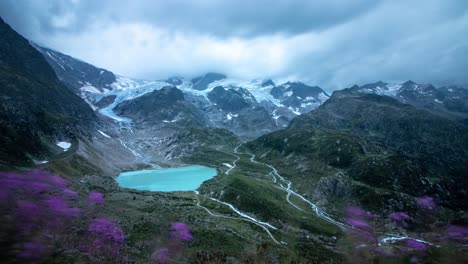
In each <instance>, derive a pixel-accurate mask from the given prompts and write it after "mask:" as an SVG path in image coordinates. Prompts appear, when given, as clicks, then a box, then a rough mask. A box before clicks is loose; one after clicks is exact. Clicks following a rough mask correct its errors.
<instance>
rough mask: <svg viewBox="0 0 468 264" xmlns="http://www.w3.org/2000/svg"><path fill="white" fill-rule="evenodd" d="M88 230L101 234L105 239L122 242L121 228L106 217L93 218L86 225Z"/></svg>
mask: <svg viewBox="0 0 468 264" xmlns="http://www.w3.org/2000/svg"><path fill="white" fill-rule="evenodd" d="M88 231H89V232H91V233H94V234H97V235H101V236H103V237H104V238H105V239H107V240H110V241H114V242H119V243H122V242H123V241H124V233H123V231H122V228H120V227H119V226H118V225H116V224H115V223H113V222H112V221H109V220H107V219H103V218H98V219H95V220H94V221H93V222H92V223H91V224H90V225H89V227H88Z"/></svg>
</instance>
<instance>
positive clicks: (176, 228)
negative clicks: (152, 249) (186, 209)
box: [171, 222, 192, 241]
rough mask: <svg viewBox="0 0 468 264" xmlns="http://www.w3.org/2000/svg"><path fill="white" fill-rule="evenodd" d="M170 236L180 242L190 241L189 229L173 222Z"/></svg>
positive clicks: (180, 223) (184, 225)
mask: <svg viewBox="0 0 468 264" xmlns="http://www.w3.org/2000/svg"><path fill="white" fill-rule="evenodd" d="M171 236H172V238H175V239H178V240H181V241H190V240H192V234H191V233H190V228H189V227H188V226H187V225H186V224H184V223H182V222H174V223H172V224H171Z"/></svg>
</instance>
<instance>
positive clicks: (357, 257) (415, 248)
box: [345, 196, 468, 263]
mask: <svg viewBox="0 0 468 264" xmlns="http://www.w3.org/2000/svg"><path fill="white" fill-rule="evenodd" d="M415 203H416V206H417V208H418V209H419V211H417V212H415V214H419V215H420V216H425V217H428V216H429V215H430V214H431V213H432V214H433V213H435V211H434V209H435V208H436V204H435V202H434V199H433V198H432V197H429V196H424V197H420V198H417V199H416V202H415ZM345 216H346V222H347V223H348V224H349V225H350V228H349V229H348V230H347V234H348V238H349V239H350V242H351V243H352V244H351V248H350V256H349V257H350V260H351V262H356V263H363V262H366V263H367V262H368V263H371V262H376V261H377V262H378V263H381V262H383V263H386V262H391V263H394V262H395V263H400V262H399V261H403V262H404V263H408V262H409V263H420V262H424V261H426V260H428V259H430V260H433V259H432V256H431V254H433V251H434V250H439V253H436V255H437V254H439V255H440V254H441V253H440V249H438V248H441V245H442V246H444V245H443V244H442V243H443V241H451V242H457V243H461V244H466V242H468V228H467V227H463V226H455V225H450V226H448V227H447V228H446V229H445V233H442V234H440V233H441V232H440V231H438V230H440V228H439V229H438V230H436V234H439V239H434V241H433V242H434V243H439V245H438V246H437V247H433V245H432V244H431V243H426V242H424V241H422V240H417V239H411V238H405V237H404V235H401V237H396V239H392V235H387V234H386V232H384V231H383V230H384V229H386V228H384V227H385V223H386V222H388V220H390V221H391V222H392V223H395V224H396V225H397V227H398V228H402V227H403V228H406V227H407V226H408V223H407V222H408V221H410V220H411V221H415V219H414V218H413V217H411V216H410V215H409V214H407V213H405V212H393V213H390V214H389V215H388V220H387V221H385V219H381V220H383V221H380V222H376V221H374V220H378V219H379V217H378V216H377V215H374V214H372V213H370V212H367V211H365V210H363V209H361V208H357V207H348V208H346V209H345ZM423 220H424V219H423ZM386 227H387V228H388V227H391V226H388V225H387V226H386ZM393 227H395V226H393ZM400 230H401V229H400ZM387 232H389V231H387ZM441 235H442V237H440V236H441ZM385 238H388V239H385ZM394 238H395V237H394ZM447 252H454V251H453V250H448V251H447ZM450 254H452V253H449V256H448V257H447V256H445V259H444V261H449V260H450V261H452V260H453V261H454V262H458V261H459V256H458V255H456V254H455V255H454V256H450ZM377 259H379V260H377Z"/></svg>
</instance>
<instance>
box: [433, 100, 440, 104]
mask: <svg viewBox="0 0 468 264" xmlns="http://www.w3.org/2000/svg"><path fill="white" fill-rule="evenodd" d="M434 102H436V103H439V104H441V103H442V101H440V100H437V99H434Z"/></svg>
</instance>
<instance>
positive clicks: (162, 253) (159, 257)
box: [153, 248, 169, 264]
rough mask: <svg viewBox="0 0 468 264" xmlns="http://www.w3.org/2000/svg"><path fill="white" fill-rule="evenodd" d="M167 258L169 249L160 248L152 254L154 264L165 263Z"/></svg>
mask: <svg viewBox="0 0 468 264" xmlns="http://www.w3.org/2000/svg"><path fill="white" fill-rule="evenodd" d="M168 260H169V249H168V248H161V249H160V250H158V251H156V252H155V253H154V254H153V263H154V264H165V263H167V262H168Z"/></svg>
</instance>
